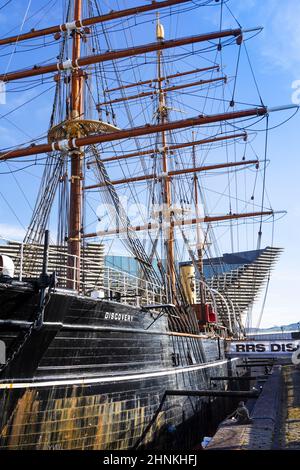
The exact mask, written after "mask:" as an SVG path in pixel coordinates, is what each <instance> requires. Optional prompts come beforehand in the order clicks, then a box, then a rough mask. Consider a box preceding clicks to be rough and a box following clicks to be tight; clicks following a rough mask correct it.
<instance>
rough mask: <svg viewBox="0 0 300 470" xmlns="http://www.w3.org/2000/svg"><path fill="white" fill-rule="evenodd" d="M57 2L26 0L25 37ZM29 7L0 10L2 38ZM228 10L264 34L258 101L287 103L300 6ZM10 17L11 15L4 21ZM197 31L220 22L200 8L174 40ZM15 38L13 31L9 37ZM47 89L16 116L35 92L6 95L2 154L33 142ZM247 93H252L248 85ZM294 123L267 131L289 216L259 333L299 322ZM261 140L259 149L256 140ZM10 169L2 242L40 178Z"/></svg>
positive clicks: (0, 209)
mask: <svg viewBox="0 0 300 470" xmlns="http://www.w3.org/2000/svg"><path fill="white" fill-rule="evenodd" d="M62 3H63V2H60V1H59V0H58V1H56V0H53V1H48V0H47V1H46V0H32V2H30V7H29V14H30V13H32V12H35V11H36V10H39V9H42V10H41V12H40V13H38V14H37V15H35V16H34V17H33V18H31V19H29V21H28V22H26V23H25V25H24V31H27V30H29V29H30V28H32V27H44V26H46V25H50V24H57V23H59V22H60V5H61V4H62ZM141 3H143V2H142V1H133V0H130V1H125V0H124V1H121V0H120V1H119V2H117V1H108V0H107V1H105V2H102V4H103V5H104V9H105V10H106V11H107V10H109V9H112V8H113V9H117V8H118V7H119V8H126V7H130V6H134V5H139V4H141ZM2 4H4V0H0V8H1V5H2ZM28 4H29V2H28V1H27V0H12V4H11V8H9V10H8V8H5V9H3V10H1V9H0V27H1V36H4V35H6V33H7V32H9V31H10V30H11V29H13V28H15V27H16V24H19V25H20V24H21V22H22V18H23V15H24V13H25V11H26V8H27V6H28ZM12 6H13V7H12ZM228 6H229V7H230V9H231V10H232V12H233V13H234V14H235V16H236V17H237V18H238V20H239V22H240V23H241V24H242V26H244V27H245V28H246V27H254V26H263V27H264V30H263V32H262V33H261V34H260V35H258V36H257V37H256V38H254V39H253V40H252V41H248V43H247V48H248V51H249V54H250V56H251V62H252V64H253V66H254V69H255V74H256V79H257V82H258V84H259V89H260V92H261V95H262V97H263V100H264V102H265V103H266V104H267V105H269V106H277V105H281V104H290V103H291V100H292V93H293V91H294V90H293V89H292V83H293V82H294V81H295V80H300V54H299V50H300V34H299V25H298V21H299V17H300V2H297V1H296V0H285V2H281V1H279V0H264V1H261V0H231V1H230V2H229V3H228ZM8 11H9V15H7V12H8ZM29 16H30V15H29ZM223 26H224V28H227V27H236V23H235V21H234V20H233V18H232V17H231V16H230V15H228V14H227V15H225V17H224V25H223ZM202 28H205V31H210V30H211V31H212V30H216V29H217V28H218V15H217V13H216V10H215V9H214V10H213V9H212V8H206V9H202V10H201V16H200V13H197V14H194V15H190V22H189V23H188V24H187V23H186V24H180V23H179V24H177V29H176V34H177V36H180V35H189V34H194V33H195V34H196V33H198V34H199V29H200V31H201V30H202ZM19 29H20V26H19ZM166 30H167V33H168V34H170V35H171V33H172V31H171V26H170V25H169V23H167V24H166ZM17 31H18V29H17V30H16V31H15V32H17ZM10 34H12V33H10ZM145 34H146V33H145ZM149 40H151V38H150V36H149V37H148V36H147V37H146V40H145V38H142V37H141V33H139V37H138V38H137V41H139V43H143V42H147V41H149ZM152 40H153V39H152ZM24 44H25V43H24ZM41 45H42V44H41ZM119 47H120V44H119ZM18 50H20V51H21V50H22V49H21V48H19V49H18ZM23 50H24V49H23ZM4 52H6V50H5V51H3V53H4ZM34 54H35V55H34V56H33V55H32V54H31V55H30V54H28V55H25V54H23V55H21V54H15V55H14V56H13V57H12V58H11V56H10V55H7V56H3V57H0V65H1V70H2V71H9V70H10V71H12V70H17V69H19V68H21V67H22V66H25V65H26V64H27V63H28V62H27V61H28V60H29V63H30V64H33V63H35V60H36V61H37V62H42V61H48V62H54V61H55V54H56V52H55V49H54V48H52V47H49V48H48V49H47V50H46V49H45V52H44V50H43V48H42V47H41V48H40V49H37V50H36V51H35V53H34ZM226 58H227V57H226ZM228 60H229V58H228ZM241 67H242V70H241V74H242V77H243V79H244V81H242V82H239V83H238V92H239V96H243V97H245V98H246V97H248V98H249V99H250V92H249V91H248V85H247V84H246V83H248V79H249V82H251V80H250V78H249V76H248V74H249V69H246V67H245V66H244V64H242V66H241ZM53 86H54V84H53V82H51V80H47V81H46V83H45V84H44V85H43V86H42V87H40V88H39V90H38V93H43V94H42V95H41V96H40V97H39V98H37V99H34V101H32V103H31V104H30V105H26V106H24V107H22V108H20V110H19V111H18V112H15V113H13V114H11V115H10V114H9V115H6V114H7V112H10V111H11V110H13V109H14V108H16V107H17V106H20V105H22V104H23V103H24V102H25V101H28V100H30V99H32V98H34V97H35V96H36V95H37V92H36V90H35V89H34V88H33V89H32V90H29V91H26V92H24V93H8V94H7V105H6V106H3V105H1V106H0V133H1V135H0V147H1V148H5V147H9V146H13V145H17V144H18V143H19V142H26V141H29V140H30V139H31V138H33V137H36V136H39V135H42V134H43V133H45V130H46V129H47V125H48V121H49V115H50V110H51V98H52V94H53ZM251 86H252V88H253V83H252V85H251ZM8 89H9V88H8ZM248 95H249V96H248ZM290 114H291V113H290V112H289V113H287V114H283V116H280V117H278V116H276V117H274V118H273V116H272V117H271V125H276V124H277V123H279V122H280V121H282V120H284V119H285V118H287V117H288V116H289V115H290ZM5 115H6V116H5ZM299 117H300V114H298V115H297V116H296V117H295V118H294V119H292V120H291V121H289V122H288V123H287V124H285V125H283V126H281V127H279V128H277V129H276V130H273V131H271V132H270V139H269V148H268V158H269V159H270V164H269V166H268V171H267V191H268V197H269V199H270V200H271V203H272V207H273V208H274V209H278V210H281V209H285V210H287V212H288V214H287V216H286V217H284V218H283V219H281V220H279V221H278V222H277V223H276V225H275V232H274V234H275V236H274V245H275V246H280V247H284V249H285V251H284V253H283V255H282V256H281V259H280V261H279V263H278V265H277V266H276V269H275V271H274V272H273V276H272V278H271V283H270V287H269V293H268V300H267V304H266V307H265V312H264V317H263V322H262V326H273V325H275V324H287V323H292V322H298V321H300V312H299V307H298V305H297V303H296V299H297V297H296V293H297V290H298V285H299V284H300V272H299V266H300V254H299V251H300V250H299V225H300V207H299V202H298V201H299V199H300V185H299V174H300V172H299V170H300V161H299V150H298V136H299V124H300V123H299ZM260 140H261V143H262V141H263V140H262V137H261V138H260ZM260 157H261V155H260ZM16 165H17V164H14V163H10V164H9V167H7V165H6V164H3V165H2V167H3V168H4V169H2V170H1V172H0V191H1V192H2V194H3V195H4V199H3V198H1V199H0V233H1V234H4V235H5V236H7V237H8V238H19V237H20V236H21V235H22V233H23V231H24V228H25V227H26V225H27V224H28V222H29V217H30V208H31V207H32V206H33V203H34V199H35V195H36V192H37V187H38V186H37V183H38V181H39V175H40V168H39V167H36V166H33V167H30V168H27V169H26V171H27V173H25V174H24V175H23V176H21V175H20V174H18V173H15V174H14V176H11V175H7V174H5V172H6V171H9V170H11V169H17V166H16ZM264 241H265V244H268V243H269V242H270V228H267V234H266V238H265V240H264ZM222 248H223V251H229V247H228V246H226V245H225V244H224V246H223V245H222ZM259 311H260V305H259V304H258V305H257V306H256V307H255V310H254V315H255V317H257V315H258V314H259ZM254 323H255V322H254Z"/></svg>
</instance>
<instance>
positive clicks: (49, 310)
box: [0, 283, 236, 449]
mask: <svg viewBox="0 0 300 470" xmlns="http://www.w3.org/2000/svg"><path fill="white" fill-rule="evenodd" d="M0 299H1V326H0V328H1V330H0V331H1V333H0V339H1V340H2V341H4V342H5V344H6V348H7V357H6V364H5V365H4V366H3V367H2V369H1V370H2V371H1V380H0V407H1V410H2V413H1V420H0V448H2V449H128V448H132V447H134V446H135V445H136V443H137V442H138V441H139V440H140V438H141V436H143V433H144V432H145V430H146V428H147V425H148V424H149V423H150V422H151V420H152V418H153V416H154V415H155V413H156V411H157V409H158V407H159V405H160V403H161V400H162V397H163V395H164V393H165V391H166V390H197V389H207V388H209V387H210V385H209V384H210V378H211V377H213V376H214V375H218V376H220V375H226V376H228V375H230V374H232V373H234V369H235V365H236V363H235V362H232V361H228V360H226V359H225V357H224V350H223V340H220V339H217V338H215V339H211V338H208V337H205V336H204V335H201V334H188V333H179V332H172V331H169V326H168V318H167V316H166V315H162V316H157V314H153V313H150V312H147V311H143V310H142V309H140V308H135V307H132V306H129V305H125V304H120V303H118V302H110V301H104V300H92V299H91V298H87V297H86V298H85V297H80V296H76V295H70V294H67V293H66V292H65V291H61V292H59V291H58V292H55V293H53V294H52V295H51V297H50V300H49V303H48V304H47V306H46V309H45V316H44V323H43V326H42V328H41V329H39V330H37V329H35V328H33V327H32V325H33V322H34V315H35V313H34V312H36V307H37V303H38V293H37V292H34V290H32V289H30V288H29V287H28V286H26V285H22V284H19V283H16V285H8V284H1V285H0ZM218 386H220V387H221V386H223V387H224V386H225V384H224V383H222V385H218ZM219 400H220V399H219ZM217 403H218V401H216V403H215V404H213V406H212V404H211V401H210V400H209V399H208V398H201V399H199V398H187V397H172V396H170V397H168V398H167V399H166V400H165V403H164V406H163V407H162V410H161V412H160V413H159V414H158V416H157V418H156V419H155V421H154V422H153V425H152V426H151V428H150V429H149V431H148V432H147V433H146V434H145V435H144V437H143V440H142V441H141V442H140V445H141V446H147V445H148V446H149V445H151V443H153V442H155V440H156V439H157V436H159V434H160V432H161V431H162V429H164V427H165V426H166V425H167V424H172V425H174V426H176V427H177V428H178V429H180V428H181V427H182V426H183V427H184V425H185V424H187V425H189V426H188V427H189V428H190V430H191V429H192V428H191V424H189V423H190V420H192V418H193V417H195V416H198V418H199V416H201V415H203V416H202V417H203V422H204V421H205V422H206V423H208V424H210V425H213V423H214V422H215V421H216V420H217V419H218V418H222V417H223V416H222V414H224V413H225V412H226V406H227V405H228V403H226V401H224V399H223V401H222V403H220V406H221V410H222V411H221V415H220V416H218V413H219V412H220V407H218V406H217ZM204 418H205V419H204ZM198 424H199V423H198ZM200 428H201V426H200ZM204 428H205V426H203V429H204ZM206 428H207V424H206ZM185 435H186V437H187V436H188V434H186V431H185ZM189 437H191V436H189ZM194 437H195V436H194ZM200 438H201V436H199V439H200Z"/></svg>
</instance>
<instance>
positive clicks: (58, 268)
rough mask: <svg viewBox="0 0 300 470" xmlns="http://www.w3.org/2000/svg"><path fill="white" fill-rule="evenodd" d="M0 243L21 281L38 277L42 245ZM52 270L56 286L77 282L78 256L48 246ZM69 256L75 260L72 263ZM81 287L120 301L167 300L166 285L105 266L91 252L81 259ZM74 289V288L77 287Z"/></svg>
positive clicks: (87, 292) (0, 251)
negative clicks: (91, 255) (94, 258)
mask: <svg viewBox="0 0 300 470" xmlns="http://www.w3.org/2000/svg"><path fill="white" fill-rule="evenodd" d="M0 239H1V240H3V241H5V242H8V243H6V244H4V245H0V254H6V255H7V256H9V257H11V258H12V259H13V261H14V264H15V277H17V278H18V279H19V280H20V281H22V280H24V279H31V278H37V277H39V275H40V273H41V267H42V255H43V246H41V245H24V244H23V243H20V242H15V241H11V240H6V239H3V238H1V237H0ZM48 259H49V273H51V272H53V271H55V273H56V279H57V289H65V288H66V287H67V286H69V285H72V284H73V287H75V286H76V279H77V271H78V270H79V268H78V263H77V262H76V259H78V258H77V257H76V256H74V255H70V254H68V253H67V249H66V247H59V249H58V248H57V247H53V246H50V247H49V252H48ZM70 260H72V262H71V263H70ZM80 266H81V269H80V287H79V290H78V291H77V293H78V294H79V295H85V296H92V297H93V298H102V299H110V300H115V301H119V302H122V303H125V304H129V305H136V306H139V305H143V304H144V305H145V304H146V305H149V304H162V303H163V302H164V297H165V293H164V288H163V286H162V285H159V284H154V283H152V282H149V281H147V280H145V279H142V278H140V277H138V276H134V275H132V274H129V273H127V272H125V271H122V270H118V269H116V268H112V267H108V266H105V264H104V260H103V262H97V261H95V260H93V259H91V257H90V256H86V257H85V256H83V257H81V259H80ZM74 291H75V289H74Z"/></svg>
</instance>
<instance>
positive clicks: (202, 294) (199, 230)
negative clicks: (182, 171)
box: [192, 132, 206, 309]
mask: <svg viewBox="0 0 300 470" xmlns="http://www.w3.org/2000/svg"><path fill="white" fill-rule="evenodd" d="M193 141H195V133H194V132H193ZM192 158H193V167H194V168H195V173H194V181H193V183H194V201H195V212H196V218H197V219H200V211H199V204H200V201H199V197H198V175H197V171H196V169H197V166H196V148H195V145H193V147H192ZM196 243H197V263H198V270H199V275H200V280H201V281H202V280H203V277H204V276H203V249H204V240H203V232H202V227H201V222H198V223H197V225H196ZM200 300H201V306H202V309H204V305H205V302H206V298H205V289H204V285H203V283H202V282H200Z"/></svg>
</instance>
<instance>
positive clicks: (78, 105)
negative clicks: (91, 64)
mask: <svg viewBox="0 0 300 470" xmlns="http://www.w3.org/2000/svg"><path fill="white" fill-rule="evenodd" d="M81 16H82V0H75V1H74V21H80V19H81ZM80 50H81V36H80V34H79V32H78V31H76V30H74V32H73V52H72V61H73V63H77V60H78V59H79V58H80ZM71 90H72V91H71V93H72V96H71V115H70V116H69V119H71V120H72V121H75V120H79V119H81V118H82V115H83V76H82V73H80V69H79V68H75V69H73V70H72V73H71ZM71 137H72V138H79V137H80V134H79V133H78V131H75V133H74V134H73V135H72V136H71ZM70 155H71V178H70V186H71V188H70V213H69V236H68V254H69V255H71V256H69V257H68V276H67V277H68V283H67V287H69V288H72V289H77V290H79V286H80V255H81V221H82V159H83V149H82V147H80V148H78V149H75V150H71V151H70Z"/></svg>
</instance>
